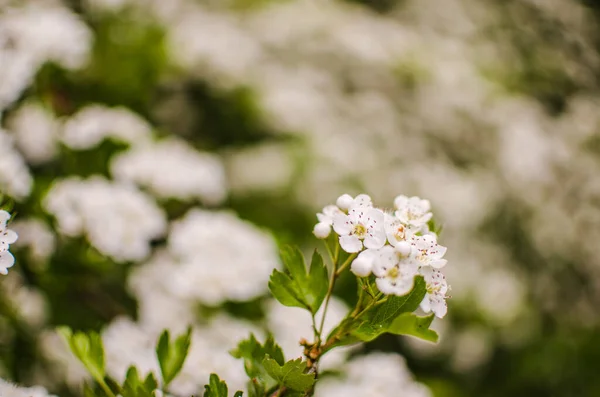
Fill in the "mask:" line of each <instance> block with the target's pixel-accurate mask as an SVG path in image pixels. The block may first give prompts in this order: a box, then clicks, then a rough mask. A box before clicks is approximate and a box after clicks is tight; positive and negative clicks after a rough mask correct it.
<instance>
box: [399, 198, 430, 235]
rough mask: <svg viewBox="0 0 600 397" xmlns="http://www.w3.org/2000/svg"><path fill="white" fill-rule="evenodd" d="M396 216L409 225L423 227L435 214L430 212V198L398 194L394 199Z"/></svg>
mask: <svg viewBox="0 0 600 397" xmlns="http://www.w3.org/2000/svg"><path fill="white" fill-rule="evenodd" d="M394 207H396V212H395V215H396V217H397V218H398V219H399V220H400V221H401V222H402V223H403V224H405V225H407V226H414V227H416V228H421V227H423V226H425V225H426V224H427V222H429V220H430V219H431V217H432V216H433V214H432V213H431V212H430V209H431V204H430V203H429V200H423V199H421V198H419V197H416V196H414V197H410V198H409V197H407V196H402V195H400V196H398V197H396V198H395V199H394Z"/></svg>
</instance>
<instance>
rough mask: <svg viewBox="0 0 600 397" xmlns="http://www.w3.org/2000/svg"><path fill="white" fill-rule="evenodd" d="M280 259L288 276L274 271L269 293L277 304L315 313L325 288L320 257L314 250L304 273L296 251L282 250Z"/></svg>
mask: <svg viewBox="0 0 600 397" xmlns="http://www.w3.org/2000/svg"><path fill="white" fill-rule="evenodd" d="M281 258H282V260H283V263H284V265H285V268H286V270H287V272H288V274H286V273H282V272H280V271H278V270H274V271H273V274H271V278H270V280H269V290H270V291H271V293H272V294H273V296H274V297H275V299H277V300H278V301H279V302H280V303H281V304H283V305H285V306H292V307H301V308H304V309H307V310H309V311H310V312H311V313H312V314H315V313H316V312H317V311H318V310H319V307H320V306H321V304H322V303H323V300H324V298H325V295H326V294H327V289H328V286H329V279H328V277H327V268H326V267H325V265H324V264H323V258H322V257H321V255H319V253H318V252H317V251H315V252H314V254H313V257H312V261H311V266H310V270H309V271H308V272H307V269H306V265H305V264H304V257H303V256H302V252H300V250H299V249H298V248H292V247H284V248H283V249H282V250H281Z"/></svg>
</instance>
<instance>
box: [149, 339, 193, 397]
mask: <svg viewBox="0 0 600 397" xmlns="http://www.w3.org/2000/svg"><path fill="white" fill-rule="evenodd" d="M191 338H192V329H191V328H188V330H187V332H186V333H185V334H183V335H180V336H179V337H178V338H177V339H175V341H174V342H173V343H171V341H170V337H169V331H167V330H165V331H164V332H163V333H162V334H161V336H160V338H159V340H158V344H157V345H156V357H157V358H158V364H159V367H160V372H161V374H162V378H163V384H164V387H166V386H167V385H168V384H169V383H171V381H172V380H173V379H175V377H176V376H177V374H178V373H179V371H181V368H182V367H183V363H184V362H185V359H186V357H187V354H188V350H189V348H190V343H191Z"/></svg>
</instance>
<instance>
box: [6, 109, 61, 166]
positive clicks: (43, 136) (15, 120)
mask: <svg viewBox="0 0 600 397" xmlns="http://www.w3.org/2000/svg"><path fill="white" fill-rule="evenodd" d="M7 127H8V129H9V131H10V132H12V133H13V134H14V137H15V143H16V146H17V148H19V150H20V151H21V152H22V153H23V156H24V157H25V158H26V159H27V161H28V162H29V163H31V164H36V165H37V164H42V163H45V162H47V161H50V160H52V159H53V158H54V157H55V156H56V154H57V152H58V145H57V139H58V136H57V134H58V128H59V125H58V122H57V121H56V119H55V118H54V116H53V115H52V114H51V113H50V111H49V110H48V109H45V108H44V107H43V106H42V105H41V104H39V103H35V102H29V103H26V104H25V105H23V106H21V107H19V108H18V109H17V111H16V112H15V113H13V114H12V116H11V118H10V119H9V120H8V121H7Z"/></svg>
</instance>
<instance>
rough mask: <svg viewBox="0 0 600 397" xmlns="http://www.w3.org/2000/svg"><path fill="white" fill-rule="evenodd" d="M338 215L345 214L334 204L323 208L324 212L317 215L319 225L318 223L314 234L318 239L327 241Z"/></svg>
mask: <svg viewBox="0 0 600 397" xmlns="http://www.w3.org/2000/svg"><path fill="white" fill-rule="evenodd" d="M336 214H343V212H342V210H340V209H339V208H338V207H337V206H336V205H333V204H332V205H328V206H326V207H325V208H323V212H319V213H318V214H317V219H318V220H319V223H317V224H316V225H315V227H314V229H313V233H314V235H315V236H316V237H317V238H320V239H325V238H327V237H329V234H330V233H331V225H333V217H334V216H335V215H336Z"/></svg>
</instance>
